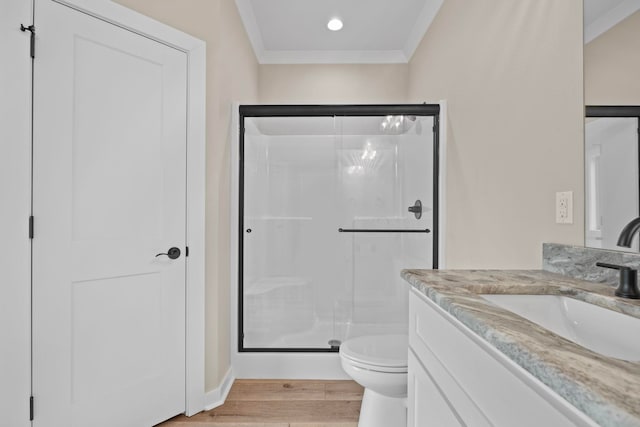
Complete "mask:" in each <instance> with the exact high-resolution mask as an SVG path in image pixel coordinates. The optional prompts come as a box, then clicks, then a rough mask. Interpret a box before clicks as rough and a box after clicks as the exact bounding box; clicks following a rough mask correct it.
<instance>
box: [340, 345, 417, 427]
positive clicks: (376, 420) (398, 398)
mask: <svg viewBox="0 0 640 427" xmlns="http://www.w3.org/2000/svg"><path fill="white" fill-rule="evenodd" d="M408 349H409V343H408V338H407V335H371V336H363V337H358V338H352V339H350V340H347V341H345V342H343V343H342V345H341V346H340V360H341V362H342V368H343V369H344V370H345V372H346V373H347V374H349V376H350V377H351V378H353V380H354V381H356V382H357V383H358V384H360V385H361V386H363V387H364V388H365V390H364V396H363V398H362V407H361V409H360V420H359V421H358V427H405V426H406V425H407V403H406V400H407V399H406V398H407V352H408Z"/></svg>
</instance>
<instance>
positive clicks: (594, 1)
mask: <svg viewBox="0 0 640 427" xmlns="http://www.w3.org/2000/svg"><path fill="white" fill-rule="evenodd" d="M638 10H640V0H584V42H585V44H586V43H589V42H590V41H591V40H593V39H595V38H596V37H598V36H599V35H600V34H602V33H604V32H606V31H607V30H609V29H610V28H612V27H613V26H615V25H616V24H617V23H619V22H620V21H622V20H623V19H624V18H626V17H627V16H629V15H631V14H633V13H635V12H636V11H638Z"/></svg>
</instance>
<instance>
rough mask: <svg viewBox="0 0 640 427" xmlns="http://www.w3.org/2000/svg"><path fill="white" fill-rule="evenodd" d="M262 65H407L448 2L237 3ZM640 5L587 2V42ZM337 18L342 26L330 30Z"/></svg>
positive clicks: (633, 0) (631, 0)
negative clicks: (329, 22)
mask: <svg viewBox="0 0 640 427" xmlns="http://www.w3.org/2000/svg"><path fill="white" fill-rule="evenodd" d="M235 2H236V4H237V6H238V10H239V12H240V16H241V18H242V22H243V23H244V27H245V29H246V31H247V34H248V35H249V39H250V41H251V44H252V45H253V50H254V52H255V54H256V57H257V58H258V62H259V63H261V64H322V63H332V64H342V63H360V64H367V63H407V62H409V60H410V59H411V56H412V55H413V53H414V51H415V49H416V48H417V47H418V44H419V43H420V41H421V40H422V38H423V37H424V35H425V33H426V32H427V29H428V28H429V26H430V25H431V22H432V21H433V19H434V18H435V16H436V14H437V13H438V11H439V10H440V7H441V6H442V3H443V2H444V0H235ZM638 10H640V0H584V42H585V43H589V42H590V41H592V40H593V39H595V38H596V37H598V36H599V35H601V34H603V33H604V32H606V31H607V30H609V29H610V28H612V27H613V26H615V25H616V24H618V23H619V22H620V21H622V20H623V19H625V18H626V17H628V16H629V15H631V14H633V13H634V12H636V11H638ZM333 17H339V18H341V19H342V20H343V21H344V28H343V29H342V30H340V31H336V32H334V31H329V30H328V29H327V22H328V21H329V19H331V18H333Z"/></svg>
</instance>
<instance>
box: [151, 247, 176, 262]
mask: <svg viewBox="0 0 640 427" xmlns="http://www.w3.org/2000/svg"><path fill="white" fill-rule="evenodd" d="M160 255H166V256H168V257H169V259H177V258H179V257H180V249H178V248H176V247H175V246H174V247H173V248H170V249H169V250H168V251H167V253H166V254H165V253H160V254H157V255H156V258H157V257H159V256H160Z"/></svg>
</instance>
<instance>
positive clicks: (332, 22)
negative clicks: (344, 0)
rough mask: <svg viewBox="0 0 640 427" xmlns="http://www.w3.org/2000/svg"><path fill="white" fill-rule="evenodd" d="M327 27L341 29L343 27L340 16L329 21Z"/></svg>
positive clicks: (334, 29)
mask: <svg viewBox="0 0 640 427" xmlns="http://www.w3.org/2000/svg"><path fill="white" fill-rule="evenodd" d="M327 28H328V29H330V30H331V31H339V30H341V29H342V21H341V20H340V19H339V18H331V20H330V21H329V22H328V23H327Z"/></svg>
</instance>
